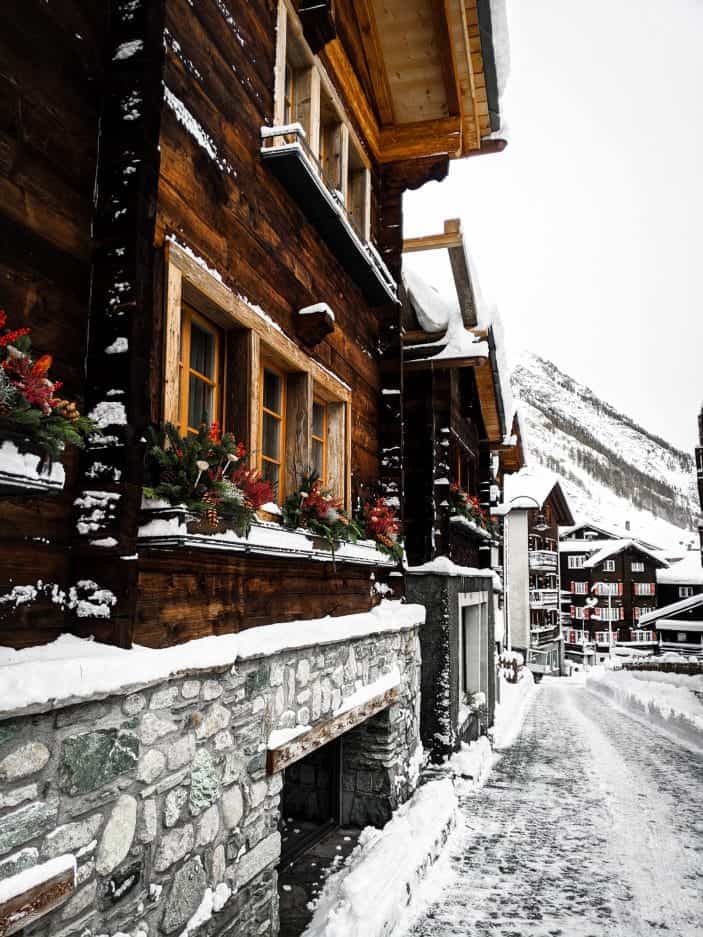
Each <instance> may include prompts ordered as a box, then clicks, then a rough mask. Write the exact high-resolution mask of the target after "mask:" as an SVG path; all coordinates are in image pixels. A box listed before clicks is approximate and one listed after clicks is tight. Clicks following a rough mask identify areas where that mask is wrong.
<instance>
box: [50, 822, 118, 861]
mask: <svg viewBox="0 0 703 937" xmlns="http://www.w3.org/2000/svg"><path fill="white" fill-rule="evenodd" d="M102 822H103V817H102V814H101V813H98V814H95V816H92V817H87V818H86V819H85V820H78V821H77V822H76V823H64V824H63V826H57V827H56V829H55V830H52V831H51V833H49V835H48V836H47V837H46V839H45V840H44V845H43V846H42V851H41V853H42V856H43V857H44V858H45V859H53V858H54V857H55V856H61V855H63V854H64V853H66V852H76V850H78V849H81V848H82V847H83V846H87V845H88V843H90V842H92V840H93V839H94V838H95V834H96V833H97V832H98V830H99V829H100V824H101V823H102Z"/></svg>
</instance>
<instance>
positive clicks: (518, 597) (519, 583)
mask: <svg viewBox="0 0 703 937" xmlns="http://www.w3.org/2000/svg"><path fill="white" fill-rule="evenodd" d="M528 516H529V512H528V511H522V510H518V509H516V508H513V510H512V511H510V513H509V514H507V515H506V516H505V530H504V537H505V554H506V562H505V576H506V580H507V584H508V609H507V615H508V625H509V629H510V646H511V647H512V649H513V650H514V651H515V650H518V651H521V652H522V653H525V651H526V649H527V648H528V647H529V646H530V568H529V554H528V549H527V522H528Z"/></svg>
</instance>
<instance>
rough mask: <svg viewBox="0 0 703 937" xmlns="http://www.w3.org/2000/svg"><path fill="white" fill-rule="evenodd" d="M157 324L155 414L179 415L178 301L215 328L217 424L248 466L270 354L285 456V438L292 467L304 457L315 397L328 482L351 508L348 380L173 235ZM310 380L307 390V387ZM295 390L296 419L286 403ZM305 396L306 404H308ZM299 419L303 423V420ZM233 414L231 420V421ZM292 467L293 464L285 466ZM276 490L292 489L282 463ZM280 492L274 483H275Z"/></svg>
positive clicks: (254, 461) (253, 459)
mask: <svg viewBox="0 0 703 937" xmlns="http://www.w3.org/2000/svg"><path fill="white" fill-rule="evenodd" d="M164 259H165V280H166V289H165V328H164V358H163V360H164V374H163V397H162V416H163V419H164V420H168V421H169V422H171V423H173V424H174V425H178V419H179V391H180V372H179V361H180V344H181V314H182V307H183V304H184V303H185V304H187V305H189V306H191V307H192V308H193V309H194V310H195V311H196V312H198V313H199V314H200V315H202V316H204V317H205V318H206V319H207V320H209V321H211V322H212V323H214V324H215V325H216V326H218V327H219V328H221V329H222V333H223V338H224V346H225V348H224V356H223V357H224V364H223V371H222V381H221V386H222V398H221V421H222V427H223V429H224V431H225V432H235V433H236V435H237V438H238V439H241V440H242V441H243V442H244V444H245V445H246V447H247V449H248V451H249V459H250V467H251V468H253V469H256V468H257V467H258V461H259V459H258V453H259V450H260V448H261V443H260V440H261V426H260V404H259V401H260V397H261V393H262V389H261V386H260V385H261V377H262V373H261V362H262V361H263V360H266V361H271V362H273V364H274V366H275V367H277V368H278V369H279V370H281V371H282V372H283V373H284V374H285V375H286V401H287V413H286V422H287V424H288V425H287V426H286V439H285V448H286V452H287V455H288V457H290V456H291V454H292V453H294V447H293V442H292V441H293V439H295V441H296V445H297V446H299V447H300V448H301V449H302V451H301V452H300V453H298V455H297V458H298V465H297V468H299V469H302V468H306V467H307V465H309V464H310V441H311V440H310V433H309V431H308V428H309V426H310V421H311V420H312V400H313V397H319V399H320V400H322V401H324V402H325V403H326V409H327V452H328V467H327V476H328V485H329V486H330V487H331V490H332V492H333V494H334V496H335V497H337V498H340V500H341V501H342V503H343V505H344V507H345V508H346V509H347V510H348V509H350V508H351V397H352V394H351V388H350V387H349V386H348V385H347V384H345V383H344V382H343V381H342V380H341V379H340V378H338V377H337V376H336V375H335V374H333V373H332V372H331V371H329V370H328V369H327V368H325V367H323V366H322V365H320V364H318V363H317V362H316V361H315V360H314V359H312V358H311V357H310V356H309V355H308V354H307V353H306V352H305V351H303V350H302V349H301V348H300V346H299V345H298V344H297V343H296V342H294V341H293V340H292V339H291V338H289V337H288V336H287V335H286V334H285V333H284V332H282V331H281V330H280V329H278V328H277V327H276V326H275V325H274V324H273V323H272V322H271V321H270V320H268V319H267V318H265V317H264V316H262V315H261V314H259V313H258V312H256V311H255V310H254V309H253V308H252V307H251V306H249V305H248V304H247V303H246V302H244V300H242V299H241V298H240V297H239V296H237V295H236V294H235V293H233V292H232V290H230V289H229V288H228V287H227V286H225V285H224V283H222V282H221V281H220V280H218V279H217V278H216V277H215V276H214V275H213V274H212V273H210V272H209V271H208V270H207V269H205V267H204V266H202V265H201V264H200V263H198V261H197V260H195V259H194V258H193V257H191V256H190V255H189V254H188V253H186V251H185V250H184V249H183V248H182V247H180V246H179V245H178V244H175V243H174V242H171V241H168V242H167V243H166V245H165V247H164ZM313 388H314V392H313ZM296 397H297V399H298V402H299V414H296V415H301V420H302V425H300V426H297V425H296V420H294V419H293V415H294V414H293V412H292V411H291V407H292V405H293V403H294V402H295V398H296ZM308 403H309V406H308ZM306 420H307V423H306V422H305V421H306ZM235 421H236V422H235ZM286 465H287V469H292V468H293V467H294V466H293V465H291V466H288V463H286ZM283 490H286V491H288V492H290V491H291V490H293V478H292V473H291V472H290V471H289V472H288V475H287V477H286V479H285V480H284V483H283ZM279 493H280V487H279Z"/></svg>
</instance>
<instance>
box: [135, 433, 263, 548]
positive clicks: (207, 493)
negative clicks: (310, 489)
mask: <svg viewBox="0 0 703 937" xmlns="http://www.w3.org/2000/svg"><path fill="white" fill-rule="evenodd" d="M148 436H149V438H148V441H147V453H146V485H145V488H144V495H145V497H146V498H159V499H164V500H165V501H166V502H168V503H169V504H171V505H185V507H186V508H187V510H188V511H189V512H191V513H192V514H195V515H196V516H197V517H198V518H200V519H201V521H202V530H201V531H200V532H202V533H208V532H210V533H214V532H215V531H218V530H221V529H222V528H223V521H226V522H227V523H228V524H229V525H231V526H232V527H233V528H234V529H235V530H238V531H240V532H241V533H242V534H243V535H244V536H246V535H248V533H249V529H250V528H251V524H252V521H253V519H254V515H255V513H256V510H257V508H259V507H261V505H263V504H266V503H267V502H269V501H272V500H273V496H274V492H273V488H272V486H271V484H270V482H268V481H265V480H264V479H262V478H261V476H260V475H259V474H258V473H256V472H254V471H252V470H251V469H249V468H247V466H246V463H245V461H244V460H245V458H246V449H245V448H244V445H243V444H242V443H241V442H237V440H236V438H235V437H234V435H233V434H232V433H225V434H224V435H223V434H222V433H221V430H220V427H219V425H218V424H217V423H213V424H212V425H211V426H209V427H208V426H206V425H204V424H203V425H202V426H201V427H200V429H199V430H198V432H197V433H196V434H194V435H193V434H191V435H189V436H187V437H186V438H182V437H181V436H180V435H179V433H178V430H177V429H176V428H175V427H174V426H173V425H172V424H171V423H165V424H164V425H162V426H161V427H160V428H159V429H158V430H156V429H154V428H150V429H149V431H148Z"/></svg>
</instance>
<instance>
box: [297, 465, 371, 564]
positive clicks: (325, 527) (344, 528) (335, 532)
mask: <svg viewBox="0 0 703 937" xmlns="http://www.w3.org/2000/svg"><path fill="white" fill-rule="evenodd" d="M283 524H284V525H285V526H286V527H289V528H291V529H293V530H295V529H297V528H299V527H302V528H303V529H304V530H309V531H310V532H311V533H312V534H314V535H315V536H316V537H319V538H320V539H321V540H323V541H324V542H325V543H326V544H327V546H328V547H329V549H330V550H331V552H332V559H333V560H334V553H335V548H336V546H337V544H338V543H340V542H344V541H351V542H352V543H356V541H357V540H359V539H360V537H361V535H362V532H361V529H360V528H359V525H358V524H357V523H356V521H354V520H352V519H351V518H350V517H349V516H348V515H347V514H346V512H345V511H344V509H343V507H342V502H341V500H340V499H339V498H335V497H334V495H333V494H332V492H331V491H329V490H327V489H326V488H324V487H323V485H322V481H321V480H320V478H319V476H318V475H317V473H316V472H314V471H312V472H310V473H308V474H305V475H303V477H302V480H301V483H300V487H299V488H298V490H297V491H294V492H292V493H291V494H289V495H288V497H287V498H286V500H285V501H284V502H283Z"/></svg>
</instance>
